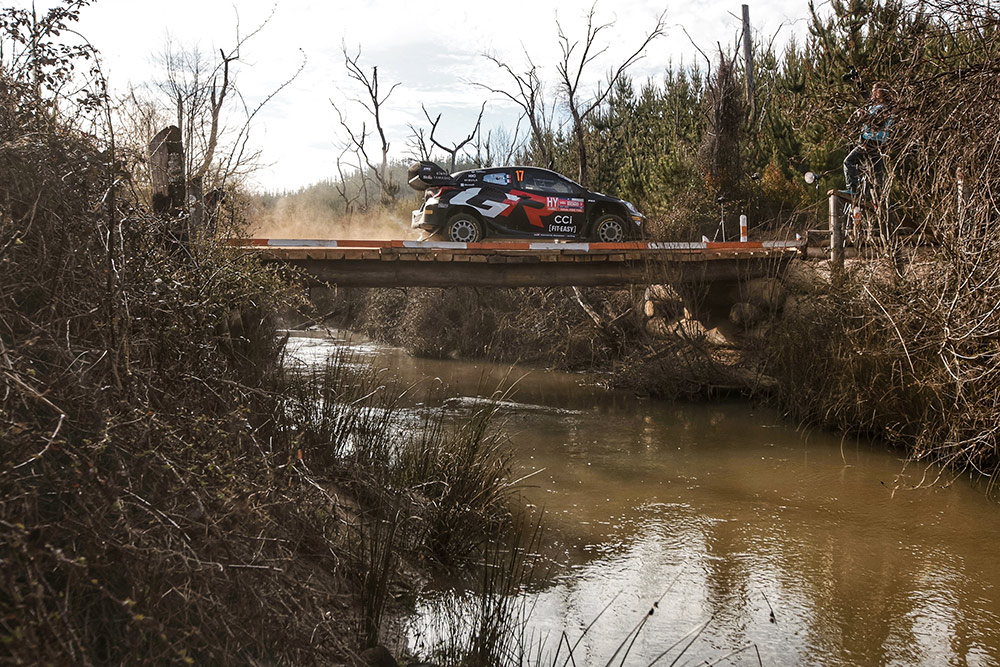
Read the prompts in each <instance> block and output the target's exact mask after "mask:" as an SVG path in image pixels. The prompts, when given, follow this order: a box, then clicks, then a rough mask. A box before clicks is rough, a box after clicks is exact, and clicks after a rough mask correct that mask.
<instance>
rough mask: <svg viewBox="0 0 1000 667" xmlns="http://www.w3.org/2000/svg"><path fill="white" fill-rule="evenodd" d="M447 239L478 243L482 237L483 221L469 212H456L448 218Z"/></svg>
mask: <svg viewBox="0 0 1000 667" xmlns="http://www.w3.org/2000/svg"><path fill="white" fill-rule="evenodd" d="M447 231H448V240H449V241H455V242H457V243H478V242H479V241H481V240H482V238H483V223H481V222H480V221H479V220H477V219H476V218H475V217H474V216H472V215H470V214H469V213H458V214H457V215H454V216H452V217H451V219H449V220H448V226H447Z"/></svg>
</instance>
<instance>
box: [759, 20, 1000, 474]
mask: <svg viewBox="0 0 1000 667" xmlns="http://www.w3.org/2000/svg"><path fill="white" fill-rule="evenodd" d="M921 7H922V9H923V12H924V13H921V14H918V13H917V11H918V9H917V8H914V9H912V10H909V11H908V12H907V14H906V20H905V21H904V22H903V24H902V26H901V27H900V28H899V30H900V32H901V34H902V37H901V39H902V43H903V44H904V45H905V47H906V48H904V49H900V50H894V51H893V52H892V53H883V54H880V58H881V59H882V62H883V63H884V64H883V69H882V70H881V71H882V72H883V73H884V77H883V78H885V79H886V80H887V81H888V83H889V85H890V88H891V90H892V92H893V98H894V100H893V102H892V105H891V106H892V109H893V114H894V116H895V119H896V120H895V124H894V138H893V141H892V143H891V144H890V146H889V149H888V152H889V175H888V187H887V189H886V191H885V199H884V200H883V203H884V204H888V205H883V206H882V207H881V208H880V212H879V219H878V220H876V221H874V222H873V223H872V228H873V229H875V230H877V229H878V227H879V226H882V227H883V228H886V227H888V228H892V227H894V226H895V225H896V224H898V222H899V221H900V220H904V221H907V222H908V223H909V224H911V225H913V226H915V227H917V228H918V230H919V231H920V232H921V233H922V234H924V235H925V237H928V238H932V239H933V240H935V241H936V243H937V244H938V245H936V246H932V247H930V248H924V249H922V250H921V251H919V252H918V253H917V254H914V253H913V252H912V251H907V250H903V249H901V248H900V246H899V244H898V241H897V239H896V237H894V236H888V237H878V236H876V237H875V238H874V239H871V241H872V243H874V244H875V245H876V246H877V247H878V248H880V250H881V256H882V257H883V258H884V259H883V260H881V261H876V262H869V263H864V264H860V265H858V266H857V267H856V268H855V269H853V270H851V271H849V272H848V273H847V275H846V276H844V277H843V279H842V280H841V281H837V282H835V283H834V286H833V287H832V288H831V289H830V290H829V291H821V292H820V293H815V294H812V295H810V296H811V302H812V304H811V305H812V308H811V309H810V310H809V311H804V310H802V311H798V314H797V315H796V316H795V317H793V318H789V319H788V320H787V321H786V327H785V328H784V329H783V330H782V331H781V332H779V335H781V340H780V341H778V342H777V344H776V345H775V348H776V349H778V350H780V352H779V353H778V354H777V355H776V358H775V360H774V365H773V372H774V373H775V374H776V375H777V376H778V377H780V378H781V379H782V380H784V389H785V402H786V404H787V405H788V406H790V407H791V408H793V409H794V410H795V411H796V412H797V413H798V414H800V415H802V416H805V417H808V418H811V419H818V420H821V421H824V422H826V423H830V424H833V425H835V426H837V427H839V428H843V429H845V430H849V431H863V432H868V433H872V434H875V435H878V436H882V437H885V438H887V439H888V440H889V441H890V442H892V443H894V444H898V445H900V446H903V447H905V448H906V449H907V451H908V452H909V453H910V455H911V456H912V457H913V458H914V459H915V460H917V461H925V462H943V463H946V464H948V465H950V466H951V467H952V469H953V470H958V471H964V470H975V471H978V472H980V473H983V474H985V475H988V476H990V477H991V478H992V476H993V475H994V474H995V473H996V472H997V465H998V462H1000V457H998V450H997V446H998V443H997V424H1000V324H998V323H1000V272H998V270H997V267H998V266H1000V236H998V234H997V229H998V226H1000V210H998V208H997V204H996V202H997V197H998V192H997V187H998V184H1000V161H998V160H997V155H996V147H997V145H998V144H1000V126H998V125H997V122H996V109H997V108H998V106H1000V66H998V63H1000V40H998V39H997V35H998V33H1000V13H998V12H997V10H996V9H995V8H993V7H991V6H989V5H985V4H979V3H976V2H954V3H952V2H946V3H929V4H926V5H922V6H921ZM890 215H891V216H892V217H890ZM907 260H908V261H907Z"/></svg>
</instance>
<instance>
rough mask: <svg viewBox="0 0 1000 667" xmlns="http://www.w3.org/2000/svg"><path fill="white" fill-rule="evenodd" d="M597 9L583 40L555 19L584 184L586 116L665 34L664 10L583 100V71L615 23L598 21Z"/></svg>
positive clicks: (561, 74)
mask: <svg viewBox="0 0 1000 667" xmlns="http://www.w3.org/2000/svg"><path fill="white" fill-rule="evenodd" d="M596 9H597V3H596V2H595V3H594V4H593V5H591V7H590V11H589V12H587V31H586V34H585V35H584V38H583V40H582V41H579V40H577V41H571V40H570V39H569V37H567V36H566V32H565V31H564V30H563V27H562V24H561V23H560V22H559V20H558V19H556V28H557V30H558V31H559V49H560V51H561V52H562V58H561V59H560V61H559V62H558V63H557V65H556V69H557V70H558V72H559V79H560V88H561V91H562V94H563V96H564V97H565V102H566V109H567V111H568V112H569V115H570V119H571V120H572V121H573V138H574V140H575V143H576V152H577V160H578V162H579V172H578V175H577V177H578V180H579V181H580V183H581V184H584V185H586V183H587V144H586V141H585V138H586V136H585V135H586V126H585V122H586V120H587V118H588V117H589V116H590V115H591V114H592V113H593V112H594V111H595V110H596V109H597V108H598V107H599V106H600V105H601V104H602V103H603V102H604V100H605V99H607V97H608V95H609V94H610V93H611V91H612V90H614V88H615V85H616V84H617V83H618V81H619V80H620V79H621V78H622V76H623V75H624V74H625V72H626V70H628V68H629V67H631V66H632V65H633V64H635V62H636V61H638V60H640V59H641V58H642V56H643V53H642V52H643V51H645V50H646V47H647V46H649V44H650V43H651V42H652V41H653V40H654V39H656V38H657V37H660V36H661V35H663V32H664V30H665V27H666V25H665V21H666V11H664V12H663V13H661V14H660V15H659V17H657V19H656V25H655V26H654V27H653V29H652V30H651V31H649V33H648V34H647V35H646V37H645V39H643V40H642V43H641V44H640V45H639V47H638V48H637V49H636V50H635V51H634V52H632V55H630V56H629V57H628V58H626V59H625V60H624V61H622V62H621V64H619V65H618V66H617V67H616V68H614V69H612V70H611V71H610V72H609V73H608V80H607V86H606V87H605V88H604V89H603V90H602V89H601V88H600V87H598V89H597V92H596V93H595V94H594V95H593V96H592V97H591V98H590V99H581V93H580V81H581V79H582V77H583V72H584V70H585V69H587V66H588V65H590V64H591V63H592V62H594V60H596V59H597V58H598V57H600V56H601V55H603V54H604V53H605V52H606V51H607V50H608V46H607V45H605V46H598V44H597V39H598V37H599V36H600V34H601V33H602V32H604V31H605V30H607V29H608V28H610V27H612V26H613V25H614V21H609V22H607V23H601V24H595V23H594V14H595V12H596Z"/></svg>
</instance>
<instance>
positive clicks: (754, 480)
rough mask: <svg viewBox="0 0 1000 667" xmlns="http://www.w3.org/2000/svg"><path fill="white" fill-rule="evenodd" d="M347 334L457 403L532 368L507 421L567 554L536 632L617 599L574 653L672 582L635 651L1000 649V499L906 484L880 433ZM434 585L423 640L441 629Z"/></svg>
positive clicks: (767, 655) (875, 660)
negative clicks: (400, 347)
mask: <svg viewBox="0 0 1000 667" xmlns="http://www.w3.org/2000/svg"><path fill="white" fill-rule="evenodd" d="M345 344H348V345H356V346H361V347H358V349H359V350H360V351H361V353H362V354H363V355H368V356H369V357H370V358H371V359H374V360H375V361H376V363H377V364H378V365H380V366H382V367H384V368H385V369H386V372H387V373H388V374H390V375H392V376H394V377H396V378H398V379H399V380H400V381H401V382H402V383H403V384H406V385H410V384H415V383H416V384H419V383H434V382H444V383H447V384H448V385H449V386H450V387H451V388H452V390H451V391H452V393H451V395H450V396H449V397H445V398H444V399H442V401H444V400H447V401H450V402H451V404H452V407H461V406H463V405H471V404H473V403H474V402H475V401H476V400H477V399H476V397H477V396H483V395H488V394H489V393H490V390H492V389H493V388H495V387H496V386H497V384H498V383H499V382H500V381H501V380H503V379H505V378H506V380H507V381H508V382H510V381H512V380H518V382H517V385H516V387H515V389H514V390H513V391H511V392H510V393H509V394H508V395H506V396H505V397H504V400H505V401H507V402H508V405H507V406H506V409H505V410H504V411H503V412H504V415H505V417H506V421H507V429H508V432H509V433H510V438H511V442H512V445H513V446H514V447H515V449H516V452H517V458H518V465H519V466H520V468H521V472H523V473H527V472H532V471H539V470H540V471H541V472H539V473H538V474H536V475H534V476H533V477H531V478H530V479H529V481H528V482H526V484H527V486H525V488H523V489H522V490H521V493H522V494H523V496H524V499H525V500H526V501H527V502H528V503H530V504H532V505H535V506H538V507H544V509H545V511H546V517H547V518H546V525H547V529H548V533H547V538H546V543H547V544H546V552H547V554H548V555H549V556H550V557H552V558H555V559H557V560H559V561H560V562H562V563H564V564H565V566H566V567H565V569H564V570H563V571H562V572H561V573H560V574H559V575H558V576H557V577H556V578H555V579H554V581H553V582H552V583H551V584H550V585H548V586H547V587H545V588H544V589H543V590H541V591H537V592H534V593H533V596H534V598H533V600H532V602H533V604H534V612H533V614H532V616H531V619H530V628H529V629H528V634H530V635H531V636H535V637H540V636H548V637H549V639H550V645H551V647H552V648H553V649H554V648H555V644H556V643H557V641H558V638H559V636H560V634H561V633H562V632H563V631H564V630H565V631H566V632H567V634H568V635H569V636H570V639H571V640H572V641H575V640H576V638H577V637H578V636H579V635H580V634H581V633H582V632H583V630H584V628H586V627H587V625H588V624H589V623H591V622H592V621H593V620H594V619H595V618H596V617H597V616H598V615H599V614H600V613H601V610H602V609H603V608H604V607H605V605H606V604H607V603H608V602H609V601H610V600H614V603H613V605H612V606H611V607H610V608H609V609H608V611H607V612H605V613H604V615H603V616H602V617H601V618H600V620H599V621H598V622H597V623H596V624H595V625H594V628H593V629H592V630H591V631H590V632H589V633H588V634H587V635H586V636H585V637H584V639H583V640H582V641H581V643H580V645H579V647H578V648H577V651H576V653H575V658H576V664H604V662H605V660H606V659H607V658H608V657H610V655H611V654H612V653H613V652H614V650H615V648H617V646H618V644H619V643H620V642H621V640H622V639H623V638H624V637H625V636H626V635H627V634H628V632H629V631H630V630H631V628H632V627H633V626H634V625H635V623H636V622H637V621H638V620H639V619H641V618H642V617H643V615H644V614H646V613H647V612H648V611H649V609H650V608H651V606H652V604H653V602H654V601H656V600H657V599H658V598H660V596H663V597H662V600H661V601H660V602H659V605H658V608H657V609H656V612H655V613H654V615H653V617H651V618H650V619H649V621H648V623H647V625H646V626H645V628H644V629H643V632H642V634H640V636H639V638H638V639H637V640H636V642H635V644H634V646H633V647H632V649H631V653H630V657H629V661H628V664H637V665H645V664H648V663H649V661H650V660H652V659H653V658H654V657H656V656H657V655H658V654H659V653H660V652H661V651H662V650H663V649H665V648H666V647H667V646H669V645H670V644H672V643H673V642H674V641H676V640H677V639H679V638H680V637H682V636H683V635H684V634H685V633H686V632H688V631H689V630H690V629H691V628H692V627H695V626H696V625H698V624H699V623H702V622H705V621H707V620H708V619H711V623H709V625H708V626H707V628H706V629H705V631H704V632H703V633H702V634H701V635H700V636H699V637H698V639H697V641H696V643H695V644H694V645H693V646H692V648H691V651H690V652H689V653H688V654H686V656H685V659H687V658H692V657H698V658H701V659H708V661H709V662H711V661H712V660H715V659H717V658H720V657H722V656H723V655H725V654H727V653H729V652H730V651H732V650H733V649H737V648H740V647H743V646H746V645H749V644H756V645H757V648H758V649H759V651H760V655H761V659H762V661H763V664H765V665H768V664H770V665H785V664H823V665H876V664H877V665H913V664H926V665H944V664H953V665H966V664H969V665H997V664H1000V659H998V655H1000V595H998V591H1000V568H998V567H997V564H998V558H997V556H998V545H1000V512H998V508H997V507H996V506H995V505H994V504H992V503H990V502H989V501H987V500H986V499H985V498H984V496H983V492H982V490H981V489H976V488H972V486H971V485H970V484H968V482H967V481H965V480H957V481H956V482H955V483H954V484H953V485H951V486H950V487H948V488H938V489H930V490H916V491H912V490H902V491H897V492H896V493H895V494H894V493H893V488H894V487H895V486H897V484H898V483H902V484H903V486H905V485H906V483H907V482H910V483H912V482H915V481H916V480H917V479H919V474H918V473H919V471H914V474H913V478H912V479H908V478H907V477H906V476H904V477H903V478H901V479H900V477H899V476H900V473H901V471H902V464H901V462H900V461H899V460H898V459H897V458H896V457H894V456H893V455H892V454H891V453H887V452H885V451H884V450H883V449H882V448H881V447H879V446H877V445H876V446H872V445H870V444H868V443H863V442H857V441H854V440H841V439H840V438H837V437H833V436H830V435H828V434H823V433H816V432H812V433H802V432H799V431H797V430H796V429H795V428H794V427H793V426H792V425H789V424H788V423H787V422H785V421H783V420H782V419H781V418H780V416H779V415H777V414H775V413H774V412H772V411H770V410H761V409H753V408H751V407H748V406H746V405H743V404H739V403H732V404H713V405H708V406H704V405H675V404H669V403H661V402H656V401H644V400H639V399H637V398H635V397H633V396H631V395H629V394H627V393H621V392H609V391H605V390H603V389H601V388H600V387H599V386H597V383H596V382H595V379H594V378H592V377H588V376H584V375H576V374H562V373H543V372H531V373H528V374H527V375H525V374H524V373H525V372H524V371H520V370H518V371H515V372H511V371H510V369H507V368H501V367H493V366H490V365H489V364H481V363H464V362H454V361H426V360H417V359H412V358H410V357H407V356H405V355H404V354H402V353H400V352H398V351H394V350H390V349H385V348H378V347H374V346H370V345H369V346H368V347H364V346H365V345H367V344H366V343H357V342H355V343H345ZM327 346H328V347H329V345H328V344H327ZM305 347H309V346H308V345H306V346H305ZM320 348H322V345H317V346H316V349H314V350H313V352H311V353H310V354H312V355H313V356H312V357H310V358H312V359H316V358H319V357H321V356H322V352H321V351H317V350H319V349H320ZM483 388H487V389H485V390H484V389H483ZM414 400H415V401H416V400H417V399H416V397H415V398H414ZM434 599H435V598H434V596H429V597H428V598H427V599H426V600H425V601H423V602H422V610H423V616H419V617H418V619H417V620H416V621H415V625H414V626H413V627H412V628H411V637H412V638H416V637H420V638H421V639H422V640H426V639H427V637H428V636H429V632H428V630H427V629H428V627H430V625H431V624H432V623H433V621H432V619H433V618H434V612H433V609H434V607H435V605H434ZM447 604H448V605H449V606H450V607H451V608H452V609H454V601H451V602H448V603H447ZM772 612H773V618H774V620H773V622H772V620H771V614H772ZM734 662H735V663H736V664H757V656H756V654H755V653H754V652H753V651H751V652H749V653H746V654H741V655H740V656H737V657H736V658H734ZM668 663H669V661H668ZM616 664H617V663H616Z"/></svg>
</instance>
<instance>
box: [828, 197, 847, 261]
mask: <svg viewBox="0 0 1000 667" xmlns="http://www.w3.org/2000/svg"><path fill="white" fill-rule="evenodd" d="M840 208H841V205H840V199H839V198H838V197H837V195H836V194H834V193H831V194H830V264H831V266H833V267H834V268H837V269H842V268H844V221H843V219H842V218H841V215H840Z"/></svg>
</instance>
